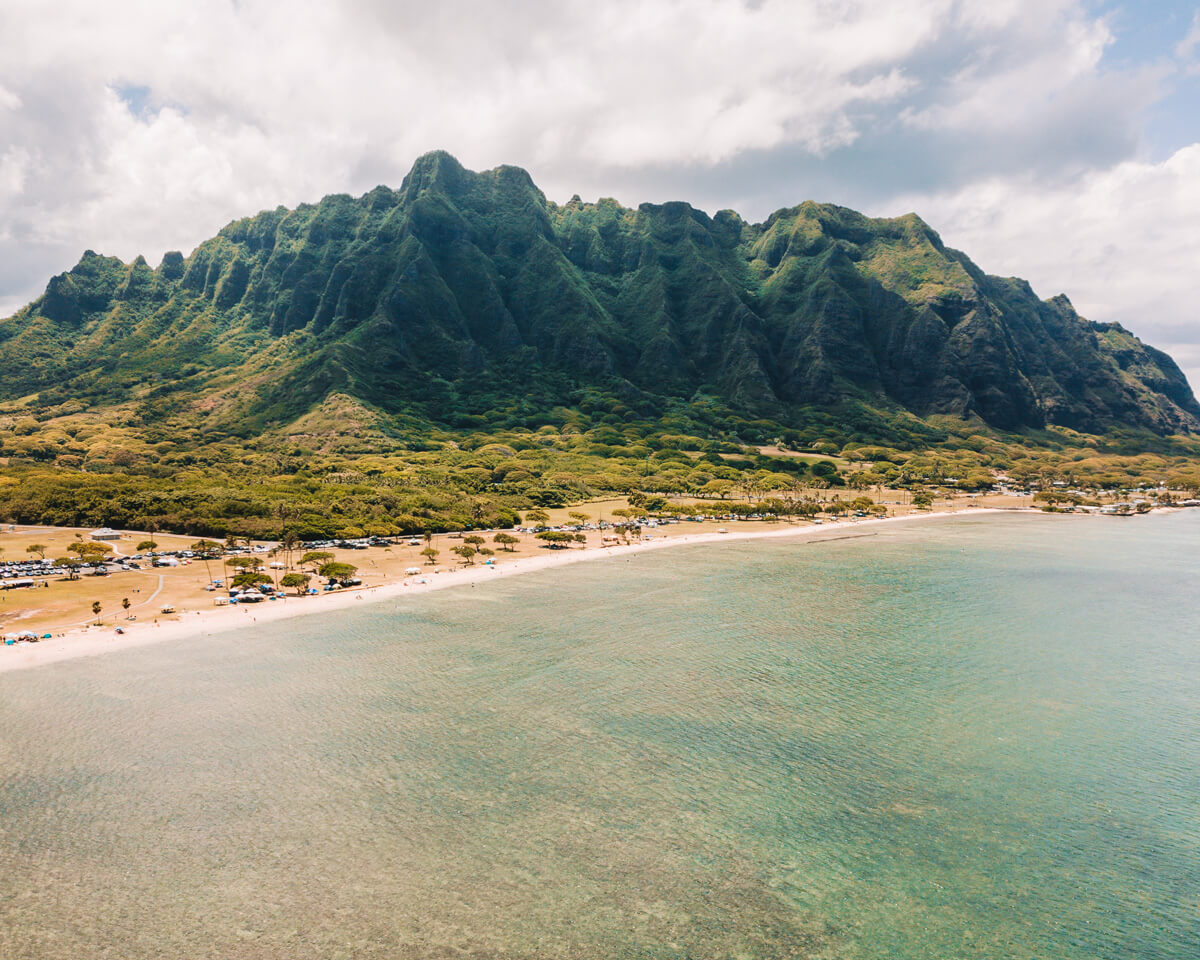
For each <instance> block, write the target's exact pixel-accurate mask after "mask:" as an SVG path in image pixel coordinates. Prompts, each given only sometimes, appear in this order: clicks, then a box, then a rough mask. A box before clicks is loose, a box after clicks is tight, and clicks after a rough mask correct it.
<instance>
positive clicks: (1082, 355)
mask: <svg viewBox="0 0 1200 960" xmlns="http://www.w3.org/2000/svg"><path fill="white" fill-rule="evenodd" d="M19 318H20V319H13V318H10V319H9V320H6V321H0V363H2V364H3V365H4V369H5V371H6V374H7V375H6V377H5V379H4V382H3V384H2V385H0V391H3V392H4V393H5V394H6V395H7V396H9V397H12V396H19V395H24V394H28V393H32V392H38V391H45V392H47V394H48V395H56V392H67V393H74V394H75V395H76V396H78V397H82V398H85V399H86V398H88V397H91V398H93V399H95V400H96V402H100V399H101V398H104V397H109V399H111V396H110V394H109V393H106V392H105V390H106V387H105V385H106V384H109V383H119V384H121V385H122V386H121V389H122V390H123V391H133V392H135V393H136V392H137V391H139V390H142V391H147V390H150V389H156V390H157V389H160V388H162V387H163V386H164V385H165V384H175V385H176V387H175V388H177V389H178V390H179V391H181V392H182V393H184V394H186V395H189V396H190V395H192V394H195V393H196V392H197V391H199V392H203V391H205V390H227V391H231V392H230V396H231V397H233V399H231V400H230V401H229V402H228V403H221V404H215V405H213V404H209V406H212V407H213V408H214V409H220V410H222V411H226V413H225V414H223V416H225V419H224V420H223V421H222V420H220V417H218V418H217V419H218V421H220V423H219V424H218V425H219V426H220V427H221V429H233V428H234V425H235V424H236V425H237V428H238V429H266V428H273V427H272V425H274V426H276V427H280V426H281V425H286V423H288V422H291V421H293V420H296V419H297V418H299V417H303V416H305V415H306V414H307V412H308V411H310V410H312V409H314V408H315V407H316V406H317V405H319V404H321V403H322V402H323V401H324V400H325V399H326V398H327V397H328V396H330V395H331V393H333V392H338V393H344V394H346V395H347V396H352V397H354V398H355V399H356V401H358V402H362V403H366V404H369V405H371V406H372V409H377V410H379V411H381V415H395V416H407V415H409V414H413V413H416V414H419V415H421V416H424V417H427V418H431V419H435V420H436V419H439V418H448V419H450V420H453V416H451V415H450V412H452V411H456V410H458V409H460V408H461V407H463V406H469V407H472V409H474V408H475V407H476V406H478V405H479V404H480V403H485V402H491V401H485V400H484V399H483V398H484V397H485V396H487V397H495V396H500V395H503V391H504V390H509V391H511V392H513V393H516V394H519V393H520V391H521V390H522V388H523V384H527V383H531V382H537V383H538V384H542V385H546V384H554V385H555V386H554V387H553V388H552V389H551V388H550V387H549V386H547V387H546V390H547V391H550V392H553V391H558V395H557V399H556V400H555V401H554V402H556V403H570V402H573V401H572V400H571V397H572V396H574V393H573V392H572V391H579V390H586V389H593V388H594V389H600V390H603V391H606V392H607V393H609V394H611V395H613V396H620V397H626V398H628V400H629V401H630V402H639V403H641V402H645V403H650V404H655V403H657V404H668V403H671V402H676V401H678V402H690V401H691V399H692V398H695V397H697V396H712V397H717V398H720V399H721V400H722V402H724V403H727V404H729V405H730V406H731V407H732V408H734V409H737V410H739V411H742V412H743V413H744V414H745V415H747V416H755V417H766V418H770V419H772V420H775V421H777V422H779V423H781V424H785V425H788V424H798V423H801V422H803V421H804V419H805V418H806V417H810V416H812V415H813V411H814V410H825V411H832V410H844V409H850V408H854V409H859V408H864V409H865V408H870V409H872V410H876V411H882V412H883V413H884V414H887V412H888V411H892V412H903V413H904V414H905V415H906V416H915V417H927V416H930V415H948V416H957V417H963V418H977V419H979V420H980V421H982V422H983V423H985V424H986V425H989V426H990V427H992V428H995V429H999V430H1036V429H1040V428H1042V427H1043V426H1045V425H1047V424H1050V425H1060V426H1064V427H1070V428H1072V429H1076V430H1082V431H1087V432H1095V433H1102V432H1105V431H1110V430H1129V429H1132V430H1148V431H1154V432H1157V433H1173V432H1181V431H1182V432H1191V431H1197V430H1200V406H1198V405H1197V404H1196V401H1195V398H1194V396H1193V395H1192V392H1191V389H1190V388H1189V387H1188V385H1187V383H1186V380H1185V379H1184V378H1183V375H1182V373H1181V372H1180V371H1179V368H1178V367H1177V366H1176V365H1175V364H1174V362H1173V361H1171V360H1170V358H1169V357H1167V356H1166V355H1165V354H1163V353H1161V352H1160V351H1157V350H1154V349H1153V348H1149V347H1146V346H1145V345H1144V344H1142V343H1141V342H1140V341H1138V340H1137V339H1136V338H1135V337H1133V336H1132V335H1130V334H1129V333H1128V332H1127V331H1126V330H1125V329H1124V328H1123V327H1119V326H1116V325H1096V324H1090V323H1088V322H1087V321H1086V320H1084V319H1082V318H1080V317H1079V316H1078V314H1077V313H1076V312H1075V310H1074V308H1073V307H1072V306H1071V303H1070V301H1069V299H1067V298H1066V297H1065V296H1062V295H1060V296H1056V297H1053V298H1051V299H1049V300H1041V299H1039V298H1038V297H1037V296H1036V294H1035V293H1034V292H1033V290H1032V289H1031V288H1030V287H1029V285H1028V284H1027V283H1025V282H1024V281H1022V280H1019V279H1013V278H999V277H992V276H988V275H987V274H985V273H984V272H983V271H982V270H980V269H979V268H978V267H977V266H976V265H975V264H974V263H972V262H971V260H970V259H969V258H968V257H967V256H966V255H964V254H962V253H960V252H958V251H954V250H951V249H949V248H947V247H945V246H944V245H943V243H942V241H941V238H940V237H939V235H938V234H937V232H936V231H935V230H934V229H933V228H932V227H930V226H929V225H928V224H927V223H926V222H925V221H924V220H922V219H921V218H920V217H919V216H917V215H916V214H915V213H913V214H906V215H904V216H901V217H896V218H891V219H879V218H871V217H867V216H864V215H863V214H861V213H858V212H856V211H853V210H850V209H848V208H846V207H841V206H837V205H835V204H827V203H815V202H812V201H807V202H804V203H801V204H798V205H796V206H793V207H788V208H783V209H780V210H778V211H776V212H775V213H773V214H771V216H770V217H768V218H767V219H766V220H765V221H764V222H763V223H760V224H749V223H746V222H745V221H744V220H743V219H742V218H741V217H740V216H739V215H738V214H737V213H735V212H734V211H721V212H719V213H718V214H716V215H715V216H713V217H710V216H709V215H708V214H706V213H705V212H703V211H701V210H698V209H696V208H694V207H692V206H691V205H690V204H688V203H685V202H682V201H680V202H669V203H658V204H649V203H647V204H641V205H639V206H638V207H637V208H636V209H629V208H626V207H623V206H621V205H620V204H618V203H617V202H616V201H613V200H611V199H601V200H598V201H596V202H595V203H585V202H583V201H582V200H580V199H579V198H578V197H573V198H572V199H571V200H570V201H569V202H568V203H566V204H564V205H562V206H559V205H556V204H553V203H549V202H548V201H547V200H546V198H545V196H544V195H543V194H542V192H541V191H540V190H539V189H538V188H537V186H536V184H535V183H534V182H533V180H532V178H531V177H530V176H529V174H528V173H527V172H526V171H524V170H522V169H521V168H519V167H512V166H500V167H496V168H494V169H492V170H489V171H485V172H481V173H477V172H473V171H470V170H467V169H466V168H464V167H463V166H462V165H461V164H460V163H459V162H458V161H457V160H456V159H455V158H454V157H452V156H451V155H450V154H448V153H445V152H443V151H437V152H433V153H428V154H425V155H424V156H422V157H420V158H418V160H417V161H416V162H415V163H414V165H413V167H412V170H411V171H410V172H409V174H408V175H407V176H406V177H405V178H404V180H403V182H402V183H401V185H400V187H399V188H398V189H395V190H393V189H391V188H389V187H386V186H379V187H376V188H375V189H373V190H371V191H369V192H368V193H366V194H364V195H362V196H361V197H358V198H354V197H350V196H347V195H344V194H335V195H330V196H327V197H325V198H324V199H322V200H321V201H319V202H318V203H315V204H303V205H301V206H299V207H297V208H295V209H291V210H289V209H287V208H283V207H279V208H276V209H274V210H269V211H263V212H261V213H259V214H257V215H255V216H251V217H247V218H243V219H240V220H237V221H234V222H233V223H230V224H229V225H227V226H226V227H224V228H223V229H222V230H221V231H219V232H218V234H217V235H216V236H214V237H213V238H211V239H210V240H208V241H205V242H204V243H202V244H201V245H200V246H199V247H197V248H196V250H194V251H193V252H192V253H191V254H190V255H188V256H187V257H184V256H182V255H181V254H179V253H171V254H167V255H165V256H164V257H163V259H162V261H161V263H160V264H159V266H158V268H157V269H155V270H151V269H150V268H149V266H148V265H147V264H146V263H145V261H144V260H142V259H141V258H139V259H138V260H137V261H135V262H134V263H133V264H129V265H127V264H123V263H121V261H119V260H117V259H115V258H109V257H103V256H100V255H99V254H96V253H95V252H93V251H87V252H86V253H85V254H84V256H83V257H82V258H81V260H80V262H79V264H77V265H76V267H74V268H72V270H70V271H68V272H67V273H64V274H60V275H59V276H57V277H54V278H53V279H52V280H51V281H50V282H49V284H48V285H47V289H46V293H45V294H44V295H43V297H41V298H39V300H37V301H35V302H34V303H33V304H31V305H30V306H29V307H28V308H26V309H25V310H23V311H22V312H21V314H19ZM185 369H187V370H193V369H201V370H205V371H207V372H208V374H209V377H208V381H209V382H208V383H207V384H206V385H202V386H199V387H197V386H196V385H195V383H194V382H193V381H192V380H188V379H187V378H186V377H183V376H182V375H181V374H180V372H179V371H182V370H185ZM188 376H189V377H190V376H193V375H192V374H188ZM230 384H232V385H235V386H229V385H230ZM247 385H252V389H249V388H248V387H247ZM173 389H174V388H173ZM498 390H499V391H500V393H499V394H498V393H496V391H498ZM488 391H490V392H488ZM546 395H547V396H549V393H547V394H546ZM192 402H196V403H198V402H199V399H198V398H194V399H193V401H192ZM538 402H541V401H538ZM848 405H849V406H848ZM889 415H890V414H889Z"/></svg>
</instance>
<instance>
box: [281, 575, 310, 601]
mask: <svg viewBox="0 0 1200 960" xmlns="http://www.w3.org/2000/svg"><path fill="white" fill-rule="evenodd" d="M311 579H312V577H310V576H309V575H308V574H307V573H285V574H284V575H283V577H282V578H281V579H280V581H279V585H280V586H281V587H284V588H285V589H286V588H288V587H291V588H293V589H294V590H295V591H296V596H300V595H301V594H302V593H304V591H305V589H306V588H307V587H308V581H310V580H311Z"/></svg>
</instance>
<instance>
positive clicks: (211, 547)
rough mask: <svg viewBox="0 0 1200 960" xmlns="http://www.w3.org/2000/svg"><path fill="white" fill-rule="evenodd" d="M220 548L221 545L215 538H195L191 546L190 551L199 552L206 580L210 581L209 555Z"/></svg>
mask: <svg viewBox="0 0 1200 960" xmlns="http://www.w3.org/2000/svg"><path fill="white" fill-rule="evenodd" d="M220 549H221V545H220V544H219V543H217V541H215V540H197V541H196V542H195V543H193V544H192V546H191V551H192V553H198V554H200V559H201V560H203V561H204V573H205V575H207V577H208V582H209V583H210V584H211V583H212V570H210V569H209V566H208V560H209V557H210V556H212V555H213V554H214V553H216V552H217V551H218V550H220Z"/></svg>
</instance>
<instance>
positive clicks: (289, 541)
mask: <svg viewBox="0 0 1200 960" xmlns="http://www.w3.org/2000/svg"><path fill="white" fill-rule="evenodd" d="M280 545H281V546H282V547H283V550H284V553H285V554H286V555H287V560H286V561H285V562H286V563H287V567H288V569H289V570H290V569H291V568H292V551H293V550H295V549H296V547H298V546H299V545H300V538H299V537H298V536H296V535H295V534H294V533H293V532H292V531H291V530H289V531H288V532H287V533H285V534H284V535H283V540H282V541H280Z"/></svg>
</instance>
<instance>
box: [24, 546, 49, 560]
mask: <svg viewBox="0 0 1200 960" xmlns="http://www.w3.org/2000/svg"><path fill="white" fill-rule="evenodd" d="M25 552H26V553H36V554H37V556H38V559H39V560H45V559H46V545H45V544H44V543H31V544H30V545H29V546H27V547H26V548H25Z"/></svg>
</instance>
